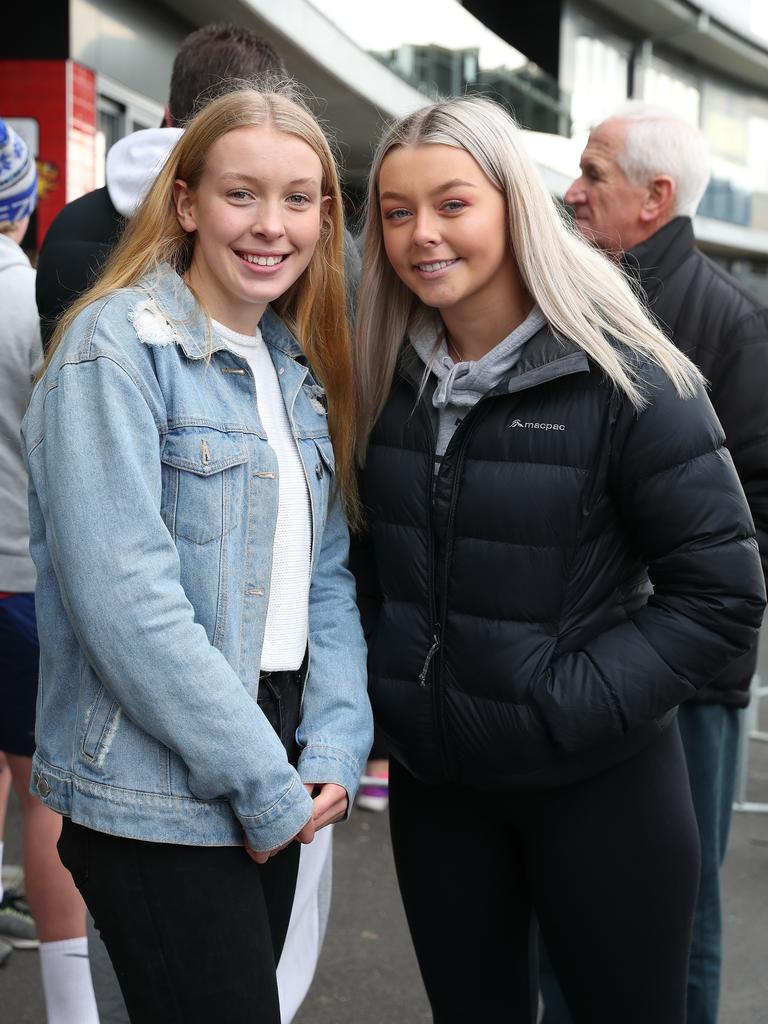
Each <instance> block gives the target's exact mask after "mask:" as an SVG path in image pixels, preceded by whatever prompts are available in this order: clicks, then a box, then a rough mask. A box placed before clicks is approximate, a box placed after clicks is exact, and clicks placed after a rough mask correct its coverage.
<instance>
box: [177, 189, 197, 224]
mask: <svg viewBox="0 0 768 1024" xmlns="http://www.w3.org/2000/svg"><path fill="white" fill-rule="evenodd" d="M173 205H174V206H175V207H176V217H177V218H178V221H179V224H180V225H181V227H182V228H183V229H184V230H185V231H196V230H197V221H196V220H195V197H194V195H193V194H192V192H191V191H190V188H189V185H187V183H186V181H182V180H181V178H177V179H176V181H174V183H173Z"/></svg>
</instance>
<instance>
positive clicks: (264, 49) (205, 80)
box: [165, 24, 288, 127]
mask: <svg viewBox="0 0 768 1024" xmlns="http://www.w3.org/2000/svg"><path fill="white" fill-rule="evenodd" d="M259 74H269V75H274V76H279V77H282V78H285V77H287V76H288V71H287V69H286V66H285V64H284V63H283V58H282V57H281V56H280V54H279V53H278V52H277V50H275V48H274V47H273V46H272V45H271V44H270V43H268V42H267V41H266V39H261V38H260V37H259V36H257V35H254V33H253V32H251V30H250V29H247V28H241V27H240V26H239V25H221V24H213V25H203V27H202V28H199V29H197V30H196V31H195V32H191V33H190V34H189V35H188V36H187V37H186V39H185V40H184V42H183V43H182V44H181V46H180V47H179V52H178V53H177V54H176V57H175V59H174V62H173V72H172V73H171V86H170V89H169V91H168V106H167V107H166V108H165V117H166V124H168V125H171V126H174V127H177V126H179V125H181V124H182V123H183V122H184V121H186V120H187V119H188V118H189V117H191V116H192V114H194V113H195V112H196V110H197V101H198V99H199V98H200V97H201V96H203V97H204V96H205V95H206V94H207V93H209V92H212V91H215V90H216V88H217V87H219V86H221V85H222V83H223V82H226V81H227V80H232V79H238V78H253V76H254V75H259Z"/></svg>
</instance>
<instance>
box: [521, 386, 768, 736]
mask: <svg viewBox="0 0 768 1024" xmlns="http://www.w3.org/2000/svg"><path fill="white" fill-rule="evenodd" d="M651 376H652V377H653V378H654V379H652V380H651V381H650V382H649V383H650V394H651V395H652V402H651V404H650V405H649V406H648V407H647V408H646V409H645V410H644V411H643V412H642V413H641V414H640V415H635V414H633V413H632V411H631V409H629V408H628V407H626V405H625V408H623V410H622V412H621V414H620V417H619V422H618V424H617V428H616V435H615V449H614V453H613V459H614V472H613V474H612V477H613V481H614V485H613V492H614V493H613V496H614V500H615V501H616V503H617V506H618V513H619V516H620V519H621V520H622V522H623V524H624V526H625V529H626V532H627V537H628V539H629V541H630V543H632V544H633V545H634V547H635V548H636V550H637V552H638V554H639V555H640V556H641V558H642V559H643V560H644V561H645V562H646V564H647V566H648V574H649V576H650V579H651V582H652V583H653V587H654V594H653V596H652V597H651V598H650V600H649V601H648V603H647V604H646V605H645V606H644V607H643V608H641V609H640V610H638V611H636V612H634V613H632V614H630V615H628V617H627V620H626V621H625V622H623V623H621V624H620V625H618V626H616V627H614V628H611V629H609V630H607V631H606V632H604V633H602V634H600V635H598V636H597V637H595V638H594V639H593V640H591V641H590V642H589V643H587V644H586V645H585V646H584V648H583V649H582V650H579V651H575V652H572V653H568V654H563V655H561V656H560V657H558V658H556V659H555V660H554V661H553V663H552V664H551V666H550V669H549V671H548V672H547V673H546V675H545V676H544V677H542V678H541V679H540V680H539V681H538V683H537V684H536V687H535V689H534V693H533V700H534V703H535V704H536V705H537V707H538V708H539V711H540V713H541V714H542V716H543V718H544V721H545V723H546V725H547V728H548V729H549V732H550V734H551V736H552V738H553V740H554V741H555V743H556V744H557V745H558V746H559V747H560V748H561V749H564V750H568V751H575V750H579V749H586V748H587V747H590V746H593V745H595V744H597V743H600V742H603V741H607V740H610V739H612V738H614V737H616V736H619V735H621V734H622V733H624V732H626V731H628V730H629V729H630V728H631V727H632V726H634V725H637V724H639V723H641V722H643V721H648V720H650V719H655V718H658V717H660V716H662V715H663V714H664V713H665V712H667V711H669V710H670V709H671V708H673V707H674V706H675V705H677V704H679V703H681V702H682V701H684V700H685V699H686V698H687V697H688V696H690V695H691V694H692V693H693V692H694V690H696V689H697V688H698V687H700V686H703V685H704V684H705V683H707V682H708V681H709V680H711V679H712V678H713V677H714V676H715V675H717V673H718V672H720V671H722V669H723V668H724V667H725V666H726V665H727V664H728V662H729V661H731V660H732V659H734V658H736V657H738V656H739V655H740V654H742V653H743V652H744V651H746V650H747V649H748V648H749V647H750V645H751V644H752V643H753V642H754V639H755V636H756V631H757V629H758V628H759V625H760V621H761V617H762V611H763V607H764V603H765V588H764V583H763V575H762V571H761V565H760V558H759V554H758V549H757V544H756V542H755V538H754V526H753V523H752V518H751V516H750V513H749V509H748V507H747V503H746V500H745V498H744V492H743V490H742V487H741V485H740V483H739V479H738V476H737V475H736V471H735V469H734V467H733V462H732V460H731V456H730V454H729V453H728V451H727V449H726V448H725V447H724V435H723V431H722V428H721V426H720V424H719V422H718V420H717V418H716V416H715V414H714V411H713V409H712V406H711V404H710V402H709V399H708V398H707V397H706V395H705V394H704V393H703V392H700V393H699V394H698V395H697V396H696V397H695V398H693V399H689V400H683V399H681V398H679V396H678V395H677V393H676V392H675V390H674V388H673V386H672V385H671V383H670V382H669V380H668V379H667V378H666V377H665V376H664V375H662V374H661V372H658V373H656V374H652V375H651Z"/></svg>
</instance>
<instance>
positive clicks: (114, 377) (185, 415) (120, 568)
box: [23, 89, 371, 1024]
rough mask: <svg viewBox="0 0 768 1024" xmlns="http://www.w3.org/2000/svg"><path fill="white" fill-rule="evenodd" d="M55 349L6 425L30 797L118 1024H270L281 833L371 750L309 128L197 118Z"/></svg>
mask: <svg viewBox="0 0 768 1024" xmlns="http://www.w3.org/2000/svg"><path fill="white" fill-rule="evenodd" d="M56 340H57V344H55V345H54V347H53V348H52V350H51V352H50V353H49V357H48V361H47V365H46V368H45V371H44V374H43V376H42V379H41V380H40V381H39V383H38V385H37V387H36V389H35V392H34V394H33V397H32V401H31V404H30V408H29V411H28V413H27V416H26V418H25V423H24V428H23V436H24V445H25V448H26V453H27V460H28V466H29V471H30V518H31V534H32V540H31V550H32V555H33V558H34V560H35V562H36V565H37V570H38V591H37V600H38V619H39V629H40V641H41V686H40V696H39V707H38V734H37V743H38V748H37V752H36V755H35V763H34V772H33V786H34V787H35V789H36V792H37V793H38V795H39V796H40V797H41V799H43V800H44V801H45V803H46V804H48V806H50V807H52V808H54V809H55V810H57V811H58V812H59V813H61V814H62V815H64V828H63V832H62V839H61V842H60V847H59V848H60V853H61V855H62V859H63V860H64V862H65V864H66V866H67V867H68V868H69V869H70V870H71V871H72V874H73V876H74V878H75V881H76V883H77V884H78V887H79V888H80V890H81V892H82V893H83V896H84V897H85V900H86V902H87V904H88V906H89V909H90V910H91V912H92V914H93V916H94V919H95V922H96V926H97V928H98V929H99V931H100V932H101V935H102V937H103V939H104V941H105V944H106V946H107V949H108V951H109V953H110V957H111V958H112V960H113V963H114V965H115V969H116V972H117V975H118V979H119V981H120V985H121V988H122V990H123V995H124V996H125V1000H126V1005H127V1007H128V1011H129V1014H130V1017H131V1020H132V1021H134V1022H136V1021H138V1022H149V1021H155V1020H163V1021H169V1022H171V1021H184V1022H185V1024H189V1022H194V1021H209V1020H210V1019H212V1017H213V1016H214V1014H215V1016H216V1019H217V1020H218V1021H220V1022H221V1021H230V1020H231V1021H238V1022H240V1021H246V1020H251V1019H252V1020H259V1021H260V1022H265V1024H266V1022H268V1024H273V1022H274V1024H277V1022H278V1021H279V1005H278V997H277V989H276V984H275V964H276V961H277V959H278V958H279V954H280V948H281V946H282V942H283V939H284V936H285V930H286V928H287V925H288V919H289V916H290V910H291V901H292V896H293V887H294V884H295V876H296V867H297V863H298V850H299V847H298V843H297V841H298V842H301V843H308V842H311V841H312V838H313V836H314V834H315V832H316V831H317V830H318V829H320V828H322V827H323V826H325V825H327V824H330V823H331V822H332V821H337V820H340V819H341V818H343V817H344V816H345V815H346V813H347V810H348V808H349V805H350V803H351V800H352V799H353V797H354V793H355V790H356V787H357V783H358V779H359V776H360V771H361V769H362V766H363V764H364V762H365V756H366V754H367V752H368V749H369V747H370V742H371V724H370V709H369V706H368V700H367V696H366V680H365V648H364V642H363V638H362V632H361V629H360V625H359V620H358V615H357V611H356V607H355V601H354V585H353V582H352V578H351V576H350V574H349V572H348V570H347V565H346V562H347V548H348V535H347V525H346V519H347V517H348V516H349V515H350V514H351V515H354V510H355V495H354V483H353V479H354V474H353V471H352V438H353V436H354V422H353V419H354V417H353V411H352V410H353V401H352V385H351V369H350V365H349V349H348V344H347V337H346V324H345V307H344V278H343V255H342V211H341V200H340V192H339V185H338V179H337V175H336V170H335V167H334V164H333V159H332V156H331V153H330V150H329V147H328V144H327V142H326V140H325V138H324V136H323V134H322V131H321V130H320V128H319V126H318V125H317V123H316V122H315V121H314V119H313V118H312V117H311V115H310V114H309V113H308V112H307V111H306V110H305V109H304V108H303V107H302V106H300V105H299V104H298V103H297V102H296V101H295V99H293V98H291V97H290V96H288V95H287V94H285V93H283V92H280V93H274V92H273V93H258V92H255V91H253V90H245V89H244V90H241V91H239V92H236V93H232V94H229V95H227V96H224V97H222V98H220V99H218V100H215V101H214V102H213V103H211V104H210V105H208V106H207V107H205V108H204V110H203V111H202V112H201V113H200V114H198V115H197V117H196V118H195V119H194V120H193V121H192V122H191V123H190V125H189V127H188V128H187V130H186V132H185V134H184V136H183V137H182V138H181V139H180V141H179V143H178V144H177V146H176V148H175V149H174V151H173V153H172V154H171V156H170V158H169V159H168V162H167V163H166V165H165V167H164V168H163V170H162V171H161V173H160V175H159V176H158V178H157V180H156V182H155V184H154V185H153V187H152V188H151V190H150V192H149V194H148V196H147V198H146V199H145V201H144V203H143V205H142V207H141V209H140V210H139V212H138V213H137V215H136V217H135V218H134V220H133V221H132V222H131V225H130V227H129V229H128V230H127V232H126V236H125V238H124V239H123V241H122V243H121V245H120V246H119V248H118V249H117V251H116V253H115V255H114V257H113V259H112V261H111V262H110V264H109V266H108V267H107V268H106V270H105V273H104V276H103V277H102V279H101V281H100V282H99V283H98V284H97V285H96V286H95V287H94V288H93V289H92V290H91V291H90V292H89V293H87V294H86V295H85V296H84V297H83V298H82V299H81V300H80V301H79V302H78V303H77V304H76V305H75V306H74V307H73V309H72V310H71V311H70V312H69V313H68V314H67V315H66V317H65V318H64V320H63V322H62V324H61V325H60V328H59V331H58V335H57V339H56ZM297 467H298V469H297ZM288 499H290V501H291V502H292V504H286V502H287V501H288ZM270 607H272V610H273V611H272V614H271V615H270ZM276 610H277V611H276Z"/></svg>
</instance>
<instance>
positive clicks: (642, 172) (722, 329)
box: [542, 103, 768, 1024]
mask: <svg viewBox="0 0 768 1024" xmlns="http://www.w3.org/2000/svg"><path fill="white" fill-rule="evenodd" d="M708 181H709V156H708V152H707V146H706V142H705V140H704V138H703V136H702V134H701V133H700V132H699V131H698V130H697V129H696V128H694V127H692V126H691V125H689V124H687V123H686V122H685V121H682V120H681V119H679V118H678V117H676V116H675V115H674V114H673V113H671V112H670V111H668V110H665V109H663V108H659V107H651V106H648V105H645V104H641V103H630V104H628V105H627V106H625V107H623V108H621V109H620V110H619V111H617V112H616V113H615V114H613V115H612V116H611V117H610V118H608V119H607V120H606V121H603V123H602V124H600V125H598V126H597V127H596V128H595V129H594V130H593V131H592V133H591V135H590V136H589V141H588V142H587V146H586V148H585V150H584V152H583V153H582V156H581V175H580V177H579V178H577V180H576V181H574V183H573V184H572V185H571V187H570V188H569V189H568V191H567V192H566V194H565V200H566V202H567V203H568V204H569V205H570V206H571V207H572V208H573V211H574V214H575V217H576V223H577V225H578V227H579V229H580V230H581V232H582V234H583V235H584V236H585V237H586V238H588V239H589V240H590V241H591V242H593V243H594V244H595V245H596V246H599V247H600V248H601V249H603V250H605V251H606V252H607V253H608V254H609V255H611V256H612V257H613V258H615V259H617V260H620V261H622V262H623V263H624V265H625V267H626V269H627V271H628V273H629V274H630V275H631V276H634V277H635V278H636V279H638V280H639V283H640V285H641V287H642V289H643V291H644V292H645V295H646V297H647V301H648V305H649V307H650V309H651V311H652V312H653V314H654V315H655V316H656V318H657V320H658V321H659V323H660V324H661V327H662V328H663V329H664V330H665V331H666V332H667V334H668V335H669V337H670V338H671V339H672V340H673V341H674V342H675V344H676V345H677V346H678V347H679V348H681V349H682V350H683V351H684V352H685V353H686V355H688V356H689V357H690V358H691V359H692V360H693V361H694V362H695V363H696V364H697V365H698V366H699V368H700V369H701V370H702V372H703V374H704V376H705V377H706V378H707V380H708V381H709V382H710V386H711V392H710V395H711V399H712V404H713V405H714V407H715V411H716V412H717V414H718V416H719V417H720V420H721V422H722V424H723V427H724V429H725V433H726V444H727V445H728V448H729V450H730V452H731V455H732V456H733V461H734V463H735V465H736V469H737V471H738V474H739V477H740V479H741V483H742V485H743V487H744V490H745V492H746V495H747V499H748V501H749V505H750V508H751V510H752V516H753V518H754V520H755V526H756V528H757V538H758V543H759V545H760V553H761V557H762V562H763V571H764V572H766V571H768V401H766V386H767V385H768V310H766V308H765V307H764V306H763V305H762V304H761V303H760V302H759V301H758V300H757V299H756V298H754V297H753V296H751V295H750V294H749V293H748V292H747V291H746V290H745V289H744V288H743V287H742V286H741V285H740V284H739V283H738V282H737V281H736V280H734V279H733V278H732V277H730V276H729V275H728V274H727V273H725V271H723V270H722V269H721V268H720V267H718V266H717V265H716V264H715V263H713V262H712V261H711V260H709V259H708V258H707V257H706V256H704V255H703V254H702V253H701V252H699V251H698V249H697V248H696V246H695V243H694V236H693V224H692V222H691V218H692V217H693V215H694V214H695V212H696V208H697V206H698V204H699V201H700V199H701V197H702V195H703V194H704V190H705V189H706V187H707V182H708ZM700 549H701V558H702V560H703V559H706V558H707V538H706V537H705V536H702V537H701V541H700ZM756 660H757V651H756V649H755V650H752V651H751V652H749V653H748V654H747V655H746V656H744V657H743V658H741V659H740V660H739V661H738V662H736V663H734V664H732V665H731V666H730V667H729V668H728V669H727V670H726V672H725V673H723V674H722V675H720V676H718V677H717V678H714V679H712V681H711V683H710V684H709V685H708V686H706V687H704V688H703V689H702V690H699V691H698V692H697V694H696V696H695V697H694V698H693V699H692V700H690V701H689V702H688V703H686V704H685V705H683V706H682V707H681V708H680V712H679V716H678V721H679V723H680V731H681V734H682V738H683V744H684V747H685V752H686V758H687V761H688V771H689V775H690V779H691V789H692V792H693V801H694V806H695V809H696V817H697V820H698V824H699V833H700V837H701V865H702V866H701V883H700V888H699V899H698V904H697V908H696V916H695V919H694V925H693V936H692V945H691V963H690V971H689V978H688V1017H687V1021H688V1024H716V1021H717V1012H718V1003H719V996H720V967H721V958H722V957H721V935H722V924H721V906H720V865H721V863H722V860H723V857H724V855H725V848H726V842H727V838H728V829H729V825H730V815H731V805H732V802H733V791H734V784H735V777H736V764H737V746H738V733H739V716H738V709H739V708H743V707H744V706H745V705H746V704H747V703H748V701H749V685H750V680H751V677H752V674H753V672H754V670H755V664H756ZM638 856H642V852H641V851H638ZM585 927H588V923H585ZM631 927H632V922H631V921H627V928H631ZM648 983H649V984H651V985H652V984H653V978H649V979H648ZM542 989H543V993H544V1000H545V1003H546V1004H547V1009H546V1014H545V1017H544V1022H545V1024H564V1022H566V1021H568V1020H569V1016H568V1012H567V1010H566V1009H565V1006H564V1004H563V1003H562V1002H561V997H560V995H559V993H558V991H557V987H556V986H555V985H554V983H553V981H552V978H551V975H548V974H546V973H545V974H544V975H543V983H542Z"/></svg>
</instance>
